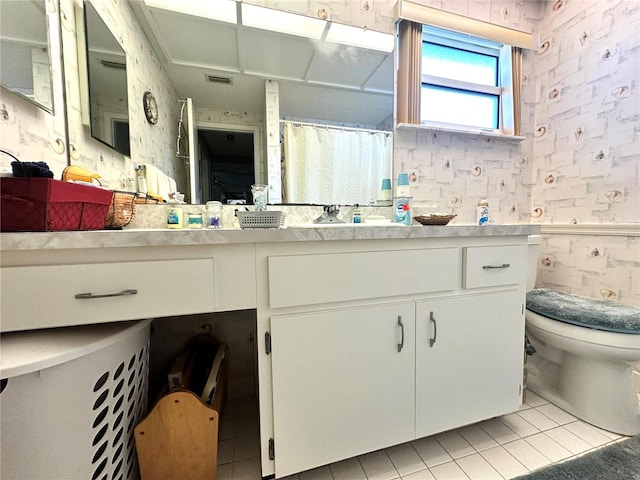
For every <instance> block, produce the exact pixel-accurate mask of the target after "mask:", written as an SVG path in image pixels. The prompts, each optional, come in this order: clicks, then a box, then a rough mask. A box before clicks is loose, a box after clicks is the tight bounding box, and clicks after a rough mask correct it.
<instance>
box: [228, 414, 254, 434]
mask: <svg viewBox="0 0 640 480" xmlns="http://www.w3.org/2000/svg"><path fill="white" fill-rule="evenodd" d="M259 425H260V421H259V420H258V414H257V413H254V414H251V415H243V416H241V417H238V418H235V419H234V420H233V429H234V436H236V437H241V436H243V435H249V434H251V433H258V432H259Z"/></svg>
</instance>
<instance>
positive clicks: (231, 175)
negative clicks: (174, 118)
mask: <svg viewBox="0 0 640 480" xmlns="http://www.w3.org/2000/svg"><path fill="white" fill-rule="evenodd" d="M196 138H197V151H198V157H197V158H198V164H199V180H200V181H199V184H200V185H199V188H200V201H201V202H202V203H206V202H208V201H211V200H217V201H219V202H222V203H223V204H228V203H240V204H242V203H251V201H252V200H251V198H252V197H251V185H253V184H254V183H257V182H256V177H257V176H259V173H258V172H259V170H257V169H256V158H255V157H256V155H255V152H256V139H255V132H254V131H245V130H221V129H216V128H202V127H200V128H197V137H196Z"/></svg>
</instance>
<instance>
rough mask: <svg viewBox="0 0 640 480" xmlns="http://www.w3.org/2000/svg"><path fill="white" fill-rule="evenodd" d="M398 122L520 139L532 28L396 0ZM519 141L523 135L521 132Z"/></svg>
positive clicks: (532, 43)
mask: <svg viewBox="0 0 640 480" xmlns="http://www.w3.org/2000/svg"><path fill="white" fill-rule="evenodd" d="M395 14H396V20H397V22H398V44H397V46H398V48H397V56H396V58H397V77H396V85H397V88H396V93H397V95H396V107H397V108H396V121H397V123H398V124H406V125H423V126H426V127H435V128H444V129H449V130H452V131H465V132H469V133H481V134H482V133H485V132H488V134H490V135H491V136H495V135H516V136H520V101H521V99H520V89H521V78H522V50H523V49H533V48H535V42H534V38H533V35H532V34H531V33H526V32H523V31H520V30H514V29H511V28H508V27H503V26H500V25H496V24H492V23H488V22H484V21H481V20H478V19H475V18H471V17H467V16H462V15H458V14H455V13H452V12H448V11H446V10H441V9H438V8H432V7H427V6H426V5H423V4H421V3H419V2H418V1H417V0H397V3H396V6H395ZM521 138H522V137H521Z"/></svg>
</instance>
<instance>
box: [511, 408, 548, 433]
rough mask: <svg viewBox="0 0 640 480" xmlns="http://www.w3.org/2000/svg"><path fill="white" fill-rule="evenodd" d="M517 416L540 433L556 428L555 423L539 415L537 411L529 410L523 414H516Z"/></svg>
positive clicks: (541, 414)
mask: <svg viewBox="0 0 640 480" xmlns="http://www.w3.org/2000/svg"><path fill="white" fill-rule="evenodd" d="M517 415H518V416H520V417H522V418H524V419H525V420H526V421H527V422H529V423H530V424H531V425H533V426H534V427H536V428H537V429H538V430H540V431H543V432H544V431H545V430H549V429H550V428H555V427H557V426H558V424H557V423H556V422H554V421H553V420H551V419H550V418H549V417H547V416H546V415H544V414H543V413H540V412H539V411H538V410H537V409H535V408H532V409H530V410H525V411H524V412H518V413H517Z"/></svg>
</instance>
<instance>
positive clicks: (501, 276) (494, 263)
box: [462, 245, 527, 288]
mask: <svg viewBox="0 0 640 480" xmlns="http://www.w3.org/2000/svg"><path fill="white" fill-rule="evenodd" d="M526 256H527V250H526V247H525V246H521V245H506V246H495V247H465V248H464V249H463V272H464V274H463V277H462V287H463V288H479V287H495V286H501V285H515V284H518V283H524V282H525V281H526Z"/></svg>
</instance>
